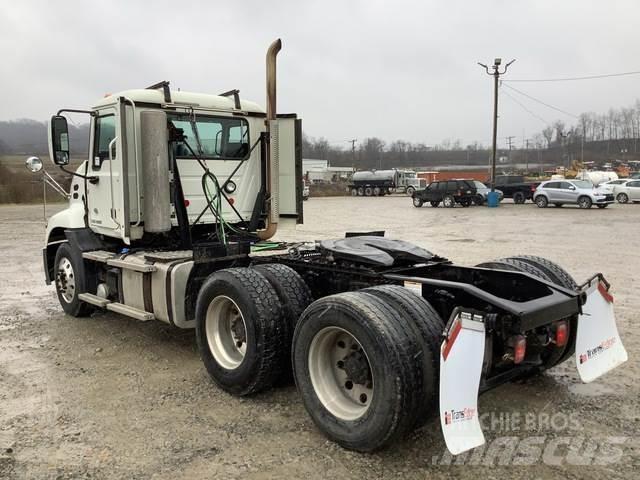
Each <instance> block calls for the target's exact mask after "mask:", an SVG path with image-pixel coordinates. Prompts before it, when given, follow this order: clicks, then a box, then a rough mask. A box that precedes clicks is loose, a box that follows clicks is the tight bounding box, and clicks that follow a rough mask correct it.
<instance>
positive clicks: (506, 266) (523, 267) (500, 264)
mask: <svg viewBox="0 0 640 480" xmlns="http://www.w3.org/2000/svg"><path fill="white" fill-rule="evenodd" d="M476 267H481V268H495V269H498V270H509V271H511V272H523V273H528V274H529V275H533V276H534V277H538V278H541V279H543V280H545V281H547V282H552V280H551V278H550V277H549V276H548V275H547V274H546V273H545V272H544V271H543V270H541V269H540V268H538V267H536V266H534V265H532V264H531V263H528V262H525V261H523V260H519V259H515V258H500V259H498V260H492V261H490V262H483V263H479V264H478V265H476Z"/></svg>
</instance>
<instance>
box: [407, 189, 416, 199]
mask: <svg viewBox="0 0 640 480" xmlns="http://www.w3.org/2000/svg"><path fill="white" fill-rule="evenodd" d="M414 193H416V189H415V188H413V187H407V195H408V196H409V197H412V196H413V194H414Z"/></svg>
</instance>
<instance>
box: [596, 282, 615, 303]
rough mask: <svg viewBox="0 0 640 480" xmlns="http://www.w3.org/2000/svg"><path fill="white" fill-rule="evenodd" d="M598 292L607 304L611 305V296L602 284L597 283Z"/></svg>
mask: <svg viewBox="0 0 640 480" xmlns="http://www.w3.org/2000/svg"><path fill="white" fill-rule="evenodd" d="M598 291H599V292H600V294H601V295H602V296H603V297H604V299H605V300H606V301H607V302H609V303H613V295H611V294H610V293H609V290H608V289H607V287H606V285H605V284H604V283H602V282H598Z"/></svg>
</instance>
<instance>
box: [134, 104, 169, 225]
mask: <svg viewBox="0 0 640 480" xmlns="http://www.w3.org/2000/svg"><path fill="white" fill-rule="evenodd" d="M140 136H141V142H140V147H141V151H142V162H141V165H142V169H141V170H142V171H141V175H142V188H143V192H144V193H143V194H144V198H143V202H142V212H143V218H144V230H145V232H149V233H161V232H167V231H169V230H171V200H170V189H169V150H168V138H167V115H166V114H165V113H164V112H160V111H143V112H141V113H140Z"/></svg>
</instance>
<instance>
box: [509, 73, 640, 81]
mask: <svg viewBox="0 0 640 480" xmlns="http://www.w3.org/2000/svg"><path fill="white" fill-rule="evenodd" d="M626 75H640V71H634V72H622V73H605V74H602V75H586V76H583V77H566V78H532V79H530V78H516V79H511V80H503V82H509V83H511V82H572V81H574V80H593V79H597V78H610V77H624V76H626Z"/></svg>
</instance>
